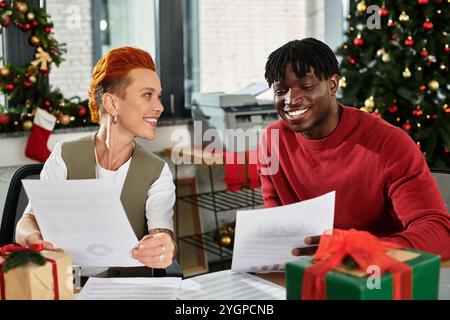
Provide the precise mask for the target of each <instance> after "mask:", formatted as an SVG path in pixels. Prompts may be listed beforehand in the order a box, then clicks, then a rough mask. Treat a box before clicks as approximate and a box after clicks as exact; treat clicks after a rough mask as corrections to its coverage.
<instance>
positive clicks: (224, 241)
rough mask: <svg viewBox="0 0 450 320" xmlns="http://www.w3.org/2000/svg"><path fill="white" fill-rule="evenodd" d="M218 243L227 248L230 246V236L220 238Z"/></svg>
mask: <svg viewBox="0 0 450 320" xmlns="http://www.w3.org/2000/svg"><path fill="white" fill-rule="evenodd" d="M219 241H220V245H222V246H224V247H227V246H229V245H230V244H231V237H230V236H221V237H220V240H219Z"/></svg>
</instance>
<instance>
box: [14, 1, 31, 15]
mask: <svg viewBox="0 0 450 320" xmlns="http://www.w3.org/2000/svg"><path fill="white" fill-rule="evenodd" d="M16 8H17V10H19V11H20V12H22V13H25V12H27V11H28V5H27V4H26V3H25V2H17V4H16Z"/></svg>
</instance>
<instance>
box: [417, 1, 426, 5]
mask: <svg viewBox="0 0 450 320" xmlns="http://www.w3.org/2000/svg"><path fill="white" fill-rule="evenodd" d="M417 3H418V4H420V5H425V4H428V0H417Z"/></svg>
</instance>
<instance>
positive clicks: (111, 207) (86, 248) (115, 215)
mask: <svg viewBox="0 0 450 320" xmlns="http://www.w3.org/2000/svg"><path fill="white" fill-rule="evenodd" d="M22 182H23V186H24V188H25V191H26V193H27V195H28V198H29V199H30V202H31V207H32V208H33V213H34V215H35V217H36V220H37V222H38V224H39V228H40V229H41V232H42V236H43V238H44V240H47V241H51V242H53V243H54V244H55V245H56V246H57V247H60V248H63V249H64V251H65V252H66V253H68V254H69V255H71V256H72V261H73V264H75V265H79V266H81V267H85V266H89V267H134V266H142V264H141V263H140V262H139V261H138V260H136V259H134V258H133V257H132V256H131V250H132V249H133V247H134V246H136V245H137V243H138V239H137V237H136V234H135V233H134V231H133V229H132V227H131V225H130V222H129V220H128V218H127V216H126V213H125V210H124V209H123V206H122V203H121V202H120V199H119V195H118V194H117V191H115V190H114V186H113V185H112V183H111V182H110V181H107V180H102V179H92V180H65V181H41V180H22Z"/></svg>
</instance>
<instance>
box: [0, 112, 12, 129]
mask: <svg viewBox="0 0 450 320" xmlns="http://www.w3.org/2000/svg"><path fill="white" fill-rule="evenodd" d="M9 121H11V118H10V117H9V115H7V114H4V113H0V124H1V125H2V126H6V125H8V124H9Z"/></svg>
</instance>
